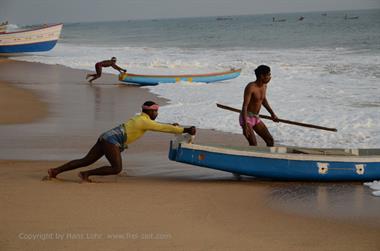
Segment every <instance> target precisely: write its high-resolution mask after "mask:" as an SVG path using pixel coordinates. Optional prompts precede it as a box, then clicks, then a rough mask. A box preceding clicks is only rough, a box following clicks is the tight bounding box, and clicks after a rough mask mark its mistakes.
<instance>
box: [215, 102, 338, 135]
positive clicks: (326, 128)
mask: <svg viewBox="0 0 380 251" xmlns="http://www.w3.org/2000/svg"><path fill="white" fill-rule="evenodd" d="M216 106H217V107H219V108H222V109H225V110H229V111H233V112H238V113H241V110H239V109H236V108H233V107H229V106H226V105H222V104H216ZM259 116H260V118H263V119H270V120H273V118H272V117H271V116H267V115H261V114H259ZM278 121H279V122H282V123H286V124H291V125H298V126H303V127H309V128H315V129H320V130H326V131H332V132H337V131H338V130H337V129H336V128H329V127H324V126H319V125H312V124H306V123H301V122H296V121H291V120H286V119H278Z"/></svg>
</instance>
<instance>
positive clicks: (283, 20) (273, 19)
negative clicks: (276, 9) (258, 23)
mask: <svg viewBox="0 0 380 251" xmlns="http://www.w3.org/2000/svg"><path fill="white" fill-rule="evenodd" d="M272 21H273V22H286V19H285V18H283V19H276V18H275V17H273V18H272Z"/></svg>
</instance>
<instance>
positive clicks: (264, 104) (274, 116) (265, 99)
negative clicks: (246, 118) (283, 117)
mask: <svg viewBox="0 0 380 251" xmlns="http://www.w3.org/2000/svg"><path fill="white" fill-rule="evenodd" d="M263 106H264V107H265V109H267V111H268V112H269V113H270V115H271V116H272V118H273V121H274V122H278V118H277V116H276V114H275V113H274V112H273V110H272V108H271V107H270V105H269V103H268V100H267V98H266V97H265V98H264V100H263Z"/></svg>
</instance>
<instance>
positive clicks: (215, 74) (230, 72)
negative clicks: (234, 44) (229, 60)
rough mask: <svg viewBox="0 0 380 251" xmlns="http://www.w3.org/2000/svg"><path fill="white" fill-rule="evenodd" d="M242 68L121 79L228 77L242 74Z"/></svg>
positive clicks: (135, 75) (139, 75) (127, 74)
mask: <svg viewBox="0 0 380 251" xmlns="http://www.w3.org/2000/svg"><path fill="white" fill-rule="evenodd" d="M241 70H242V69H241V68H239V69H233V70H229V71H224V72H213V73H206V74H187V75H186V74H183V75H143V74H133V73H125V74H121V77H123V79H125V78H127V77H142V78H192V77H212V76H220V75H227V74H232V73H237V72H241Z"/></svg>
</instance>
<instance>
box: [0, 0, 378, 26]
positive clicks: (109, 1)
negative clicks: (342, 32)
mask: <svg viewBox="0 0 380 251" xmlns="http://www.w3.org/2000/svg"><path fill="white" fill-rule="evenodd" d="M375 8H376V9H378V8H380V0H0V22H3V21H6V20H8V21H9V23H12V24H41V23H55V22H64V23H67V22H92V21H113V20H131V19H160V18H176V17H199V16H223V15H227V16H229V15H231V16H232V15H250V14H267V13H286V12H311V11H329V10H358V9H375Z"/></svg>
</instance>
